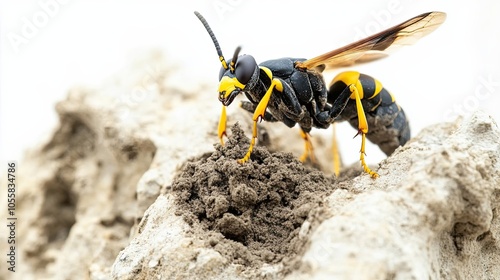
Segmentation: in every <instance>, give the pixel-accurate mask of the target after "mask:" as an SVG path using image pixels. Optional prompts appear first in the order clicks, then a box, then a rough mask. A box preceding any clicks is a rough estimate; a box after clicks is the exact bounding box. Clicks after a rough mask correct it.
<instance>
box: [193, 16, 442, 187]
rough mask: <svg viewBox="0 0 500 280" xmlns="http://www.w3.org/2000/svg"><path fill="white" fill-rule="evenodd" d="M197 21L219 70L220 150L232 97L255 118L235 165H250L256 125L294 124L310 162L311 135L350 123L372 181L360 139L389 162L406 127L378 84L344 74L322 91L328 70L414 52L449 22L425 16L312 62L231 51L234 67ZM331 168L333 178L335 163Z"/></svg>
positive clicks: (406, 135)
mask: <svg viewBox="0 0 500 280" xmlns="http://www.w3.org/2000/svg"><path fill="white" fill-rule="evenodd" d="M195 14H196V16H197V17H198V18H199V19H200V21H201V22H202V23H203V25H204V26H205V28H206V29H207V31H208V33H209V34H210V37H211V38H212V41H213V43H214V45H215V48H216V50H217V54H218V55H219V60H220V62H221V63H222V68H221V70H220V73H219V81H220V83H219V101H220V102H222V105H223V106H222V114H221V117H220V121H219V129H218V130H219V131H218V136H219V139H220V141H221V144H224V141H223V136H224V135H225V134H226V106H229V105H230V104H231V103H232V102H233V100H234V98H235V97H236V96H237V95H239V94H240V93H242V92H243V93H245V95H246V97H247V98H248V100H249V101H243V102H242V108H243V109H245V110H247V111H249V112H251V113H253V130H252V139H251V143H250V146H249V148H248V152H247V153H246V155H245V156H243V158H241V159H239V160H238V162H240V163H244V162H246V161H248V160H249V158H250V155H251V153H252V149H253V147H254V145H255V139H256V138H257V122H258V121H259V120H262V119H263V120H266V121H270V122H275V121H280V122H283V123H284V124H285V125H287V126H289V127H293V126H295V124H297V123H298V124H299V126H300V128H301V135H302V137H303V138H304V140H305V152H304V154H303V155H302V157H301V160H305V159H307V157H312V156H313V153H312V144H311V140H310V136H309V132H310V131H311V128H312V127H316V128H328V127H329V126H330V124H332V123H334V122H338V121H344V120H347V121H348V122H349V123H350V124H351V125H352V126H353V127H354V128H357V129H358V134H360V135H361V149H360V161H361V165H362V167H363V169H364V170H365V172H366V173H368V174H370V175H371V176H372V177H373V178H376V177H378V174H377V173H376V172H375V171H372V170H371V169H370V168H369V167H368V166H367V164H366V162H365V158H364V157H365V138H366V137H368V139H369V140H370V141H372V142H373V143H375V144H377V145H378V146H379V147H380V148H381V149H382V151H384V152H385V153H386V154H387V155H390V154H391V153H392V152H394V150H395V149H396V148H397V147H399V146H401V145H404V144H405V143H406V142H407V141H408V140H409V139H410V127H409V124H408V119H407V118H406V115H405V113H404V111H403V109H402V108H401V107H400V106H399V105H398V104H396V102H395V99H394V96H393V95H392V94H391V93H389V91H387V90H386V89H385V88H384V87H383V86H382V84H381V83H380V82H379V81H377V80H376V79H374V78H372V77H370V76H368V75H365V74H361V73H359V72H355V71H347V72H342V73H340V74H338V75H337V76H336V77H335V78H334V79H333V81H332V82H331V84H330V86H329V87H328V88H327V87H326V84H325V82H324V79H323V76H322V74H321V73H322V72H323V70H324V69H326V68H333V67H340V66H348V65H352V64H354V63H359V62H368V61H372V60H375V59H378V58H381V57H384V56H386V55H387V54H388V51H390V50H393V49H394V48H395V47H397V46H402V45H409V44H412V43H414V42H415V41H416V40H417V39H419V38H421V37H423V36H425V35H427V34H429V33H430V32H432V31H434V30H435V29H436V28H437V27H438V26H439V25H441V24H442V23H443V22H444V20H445V19H446V14H445V13H442V12H429V13H424V14H421V15H419V16H416V17H414V18H411V19H409V20H407V21H405V22H403V23H401V24H398V25H396V26H394V27H392V28H389V29H387V30H384V31H382V32H379V33H377V34H375V35H372V36H370V37H368V38H365V39H362V40H359V41H357V42H354V43H352V44H349V45H347V46H345V47H342V48H339V49H336V50H333V51H330V52H328V53H325V54H323V55H320V56H317V57H314V58H311V59H302V58H289V57H286V58H280V59H274V60H268V61H264V62H262V63H260V64H259V65H257V63H256V61H255V59H254V58H253V57H252V56H251V55H239V52H240V49H241V48H240V47H238V48H236V51H235V52H234V55H233V57H232V59H229V60H227V61H226V59H225V58H224V56H223V55H222V51H221V48H220V46H219V43H218V42H217V39H216V38H215V35H214V33H213V32H212V30H211V28H210V26H209V25H208V23H207V21H206V20H205V19H204V18H203V16H201V14H199V13H198V12H195ZM358 134H357V135H358ZM334 158H335V155H334ZM337 158H338V157H337ZM334 165H335V173H337V174H338V172H339V163H338V160H337V163H336V164H334Z"/></svg>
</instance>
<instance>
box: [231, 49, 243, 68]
mask: <svg viewBox="0 0 500 280" xmlns="http://www.w3.org/2000/svg"><path fill="white" fill-rule="evenodd" d="M240 51H241V46H238V47H237V48H236V50H234V54H233V59H232V60H231V63H230V64H229V69H230V70H231V72H234V65H236V60H238V55H239V54H240Z"/></svg>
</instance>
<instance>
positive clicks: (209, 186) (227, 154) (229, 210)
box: [172, 125, 335, 265]
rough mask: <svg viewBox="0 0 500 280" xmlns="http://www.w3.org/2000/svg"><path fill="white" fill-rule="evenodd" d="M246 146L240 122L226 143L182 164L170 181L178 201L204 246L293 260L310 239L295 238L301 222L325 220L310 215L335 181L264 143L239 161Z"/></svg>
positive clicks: (247, 258) (246, 257) (261, 259)
mask: <svg viewBox="0 0 500 280" xmlns="http://www.w3.org/2000/svg"><path fill="white" fill-rule="evenodd" d="M248 145H249V140H248V138H246V137H245V136H244V132H243V131H242V130H241V128H240V127H239V126H238V125H235V126H234V127H233V129H232V135H231V137H230V138H229V141H228V143H227V144H226V145H225V146H224V147H222V146H219V145H218V146H217V147H216V151H215V152H214V153H212V154H206V155H204V156H201V157H199V158H196V159H194V160H191V161H188V162H187V163H186V164H184V166H183V167H182V168H181V171H180V172H179V174H178V175H177V177H176V179H175V180H174V183H173V185H172V190H173V191H174V193H175V194H176V197H177V204H178V206H179V208H180V209H184V210H183V211H181V212H182V215H183V217H184V219H185V220H186V221H188V222H189V224H191V226H192V227H193V230H194V231H195V234H196V235H197V236H202V239H203V240H206V242H207V247H213V248H215V249H216V250H217V251H219V253H221V254H222V255H224V256H226V257H228V259H230V260H232V261H233V262H234V263H241V264H247V265H260V264H262V263H277V262H280V261H283V260H284V258H285V257H286V258H288V259H290V260H291V259H292V258H293V257H295V256H296V255H297V254H300V251H301V250H302V249H303V247H304V242H305V241H304V240H305V239H303V238H300V239H299V237H298V233H299V230H300V228H301V226H302V224H303V222H304V221H305V220H306V219H308V217H312V216H314V217H315V219H318V216H320V218H321V215H310V214H311V213H313V212H315V213H317V212H320V209H321V206H322V198H324V197H326V196H327V195H328V194H329V193H331V192H333V191H334V189H335V179H334V178H333V177H326V176H325V175H324V174H323V173H321V172H319V171H317V170H315V169H312V168H311V167H308V166H304V165H303V164H302V163H300V162H299V161H297V160H296V158H295V157H294V156H293V155H291V154H287V153H270V152H269V151H267V150H266V149H264V148H261V147H259V146H257V147H255V149H254V151H253V153H252V156H251V157H250V161H249V162H247V163H245V164H239V163H237V162H236V160H237V159H238V158H240V157H242V156H243V155H244V154H245V152H246V149H247V148H248ZM313 186H314V187H313ZM324 218H327V217H324ZM217 236H218V237H217Z"/></svg>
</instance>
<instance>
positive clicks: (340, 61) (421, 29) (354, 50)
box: [296, 12, 446, 69]
mask: <svg viewBox="0 0 500 280" xmlns="http://www.w3.org/2000/svg"><path fill="white" fill-rule="evenodd" d="M445 19H446V14H445V13H442V12H430V13H425V14H421V15H419V16H416V17H414V18H411V19H409V20H407V21H405V22H403V23H401V24H398V25H396V26H393V27H391V28H389V29H387V30H384V31H382V32H379V33H377V34H375V35H372V36H370V37H368V38H365V39H361V40H359V41H357V42H354V43H352V44H349V45H347V46H344V47H342V48H339V49H336V50H333V51H330V52H327V53H325V54H322V55H320V56H317V57H314V58H311V59H309V60H306V61H303V62H299V63H297V65H296V67H298V68H308V69H311V68H318V69H324V68H325V67H326V68H334V67H341V66H348V65H352V64H354V63H362V62H368V61H372V60H375V59H379V58H382V57H385V56H387V55H388V53H389V52H390V51H392V50H394V49H397V48H398V47H400V46H405V45H411V44H413V43H415V42H416V41H418V39H420V38H422V37H424V36H425V35H427V34H429V33H431V32H432V31H434V30H435V29H436V28H438V27H439V26H440V25H441V24H442V23H443V22H444V20H445Z"/></svg>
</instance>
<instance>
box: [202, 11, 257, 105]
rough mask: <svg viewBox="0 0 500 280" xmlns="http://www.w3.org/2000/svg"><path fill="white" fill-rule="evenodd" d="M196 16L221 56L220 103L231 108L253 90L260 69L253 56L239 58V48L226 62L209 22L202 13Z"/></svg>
mask: <svg viewBox="0 0 500 280" xmlns="http://www.w3.org/2000/svg"><path fill="white" fill-rule="evenodd" d="M194 14H195V15H196V16H197V17H198V19H200V21H201V23H202V24H203V26H205V29H206V30H207V32H208V34H209V35H210V38H212V42H213V43H214V45H215V49H216V50H217V55H219V60H220V62H221V63H222V68H221V70H220V73H219V101H220V102H222V104H224V106H229V104H231V103H232V102H233V100H234V98H235V97H236V96H237V95H238V94H239V93H240V92H242V91H244V90H251V89H252V88H253V87H254V86H255V85H256V84H257V80H258V78H259V67H258V66H257V63H256V62H255V59H254V58H253V56H251V55H241V56H238V54H239V53H240V50H241V47H237V48H236V50H235V51H234V55H233V58H232V59H230V60H228V61H226V60H225V59H224V56H223V55H222V50H221V49H220V46H219V42H217V39H216V38H215V35H214V33H213V31H212V29H211V28H210V26H209V25H208V22H207V21H206V20H205V18H204V17H203V16H202V15H201V14H200V13H198V12H194Z"/></svg>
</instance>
